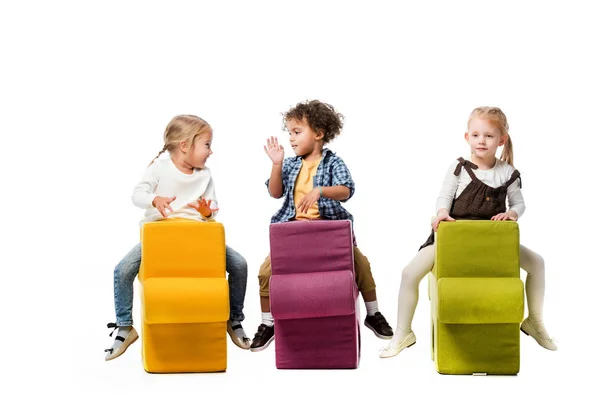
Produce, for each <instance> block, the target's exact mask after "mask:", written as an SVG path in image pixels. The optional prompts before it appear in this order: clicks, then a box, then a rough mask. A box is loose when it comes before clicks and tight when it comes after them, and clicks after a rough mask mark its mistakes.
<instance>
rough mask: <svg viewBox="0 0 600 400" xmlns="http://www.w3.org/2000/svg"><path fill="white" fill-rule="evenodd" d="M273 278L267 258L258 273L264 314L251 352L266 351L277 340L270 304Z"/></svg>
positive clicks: (261, 305)
mask: <svg viewBox="0 0 600 400" xmlns="http://www.w3.org/2000/svg"><path fill="white" fill-rule="evenodd" d="M270 278H271V258H270V256H267V258H265V261H264V262H263V263H262V265H261V266H260V269H259V271H258V284H259V286H260V292H259V294H260V310H261V312H262V323H261V324H260V325H259V327H258V331H257V332H256V334H255V335H254V339H252V344H251V345H250V351H261V350H264V349H266V348H267V347H268V346H269V345H270V344H271V342H272V341H273V340H274V339H275V327H274V320H273V315H272V314H271V305H270V303H269V279H270Z"/></svg>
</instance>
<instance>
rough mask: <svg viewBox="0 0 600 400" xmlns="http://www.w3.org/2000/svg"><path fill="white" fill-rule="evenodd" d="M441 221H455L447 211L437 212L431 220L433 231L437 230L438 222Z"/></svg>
mask: <svg viewBox="0 0 600 400" xmlns="http://www.w3.org/2000/svg"><path fill="white" fill-rule="evenodd" d="M442 221H456V220H455V219H454V218H452V217H451V216H450V215H449V214H448V212H447V211H443V212H440V213H438V215H437V217H435V218H434V219H433V220H432V221H431V228H432V229H433V231H434V232H437V230H438V226H439V225H440V222H442Z"/></svg>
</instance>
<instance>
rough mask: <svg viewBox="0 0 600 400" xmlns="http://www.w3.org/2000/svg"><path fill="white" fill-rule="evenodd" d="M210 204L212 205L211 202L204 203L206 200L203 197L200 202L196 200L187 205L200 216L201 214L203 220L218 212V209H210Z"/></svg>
mask: <svg viewBox="0 0 600 400" xmlns="http://www.w3.org/2000/svg"><path fill="white" fill-rule="evenodd" d="M211 203H212V200H208V201H206V199H205V198H204V197H201V198H200V200H196V201H193V202H191V203H188V206H190V207H192V208H193V209H195V210H196V211H198V212H199V213H200V214H202V216H203V217H204V218H210V216H211V215H212V213H214V212H215V211H218V210H219V209H218V208H215V209H212V208H210V204H211Z"/></svg>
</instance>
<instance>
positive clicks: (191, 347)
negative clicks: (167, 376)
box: [138, 219, 229, 373]
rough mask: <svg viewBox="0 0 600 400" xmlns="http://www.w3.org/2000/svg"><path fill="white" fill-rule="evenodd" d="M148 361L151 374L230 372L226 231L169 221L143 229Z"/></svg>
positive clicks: (212, 225)
mask: <svg viewBox="0 0 600 400" xmlns="http://www.w3.org/2000/svg"><path fill="white" fill-rule="evenodd" d="M141 243H142V263H141V267H140V272H139V275H138V277H139V281H140V287H141V290H140V292H141V303H142V306H141V311H142V323H143V325H142V360H143V365H144V369H145V370H146V371H148V372H158V373H168V372H215V371H225V369H226V368H227V342H226V331H227V320H228V319H229V288H228V284H227V279H226V278H225V231H224V229H223V225H221V224H220V223H217V222H197V221H192V220H185V219H168V220H162V221H158V222H149V223H146V224H144V225H143V226H142V230H141Z"/></svg>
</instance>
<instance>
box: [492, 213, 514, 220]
mask: <svg viewBox="0 0 600 400" xmlns="http://www.w3.org/2000/svg"><path fill="white" fill-rule="evenodd" d="M506 220H511V221H516V220H517V219H516V218H515V217H513V216H512V215H509V214H508V213H500V214H496V215H494V216H493V217H492V221H506Z"/></svg>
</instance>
